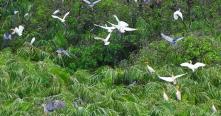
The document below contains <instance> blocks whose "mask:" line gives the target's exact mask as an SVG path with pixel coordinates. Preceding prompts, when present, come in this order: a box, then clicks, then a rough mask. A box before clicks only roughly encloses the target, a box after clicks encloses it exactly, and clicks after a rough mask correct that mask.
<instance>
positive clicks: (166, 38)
mask: <svg viewBox="0 0 221 116" xmlns="http://www.w3.org/2000/svg"><path fill="white" fill-rule="evenodd" d="M160 35H161V37H162V38H163V39H165V40H166V41H168V42H169V43H170V44H172V45H176V43H177V41H180V40H182V39H183V38H184V37H178V38H172V37H170V36H167V35H165V34H163V33H161V34H160Z"/></svg>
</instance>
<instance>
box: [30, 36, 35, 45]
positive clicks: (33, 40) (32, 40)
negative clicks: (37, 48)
mask: <svg viewBox="0 0 221 116" xmlns="http://www.w3.org/2000/svg"><path fill="white" fill-rule="evenodd" d="M34 42H35V37H33V38H32V39H31V42H30V45H33V43H34Z"/></svg>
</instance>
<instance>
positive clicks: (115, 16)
mask: <svg viewBox="0 0 221 116" xmlns="http://www.w3.org/2000/svg"><path fill="white" fill-rule="evenodd" d="M113 16H114V18H115V19H116V20H117V22H118V23H119V22H120V20H119V19H118V17H117V15H113Z"/></svg>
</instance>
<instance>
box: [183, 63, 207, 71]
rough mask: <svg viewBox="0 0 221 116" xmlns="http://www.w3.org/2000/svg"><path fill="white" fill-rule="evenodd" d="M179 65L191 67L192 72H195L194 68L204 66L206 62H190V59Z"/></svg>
mask: <svg viewBox="0 0 221 116" xmlns="http://www.w3.org/2000/svg"><path fill="white" fill-rule="evenodd" d="M180 66H183V67H187V68H189V69H191V70H192V71H193V72H195V71H196V69H198V68H199V67H204V66H206V64H204V63H200V62H197V63H195V64H192V61H190V62H185V63H182V64H180Z"/></svg>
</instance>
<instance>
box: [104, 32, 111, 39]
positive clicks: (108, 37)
mask: <svg viewBox="0 0 221 116" xmlns="http://www.w3.org/2000/svg"><path fill="white" fill-rule="evenodd" d="M110 36H111V33H109V34H108V35H107V37H106V38H105V41H108V40H109V39H110Z"/></svg>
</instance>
